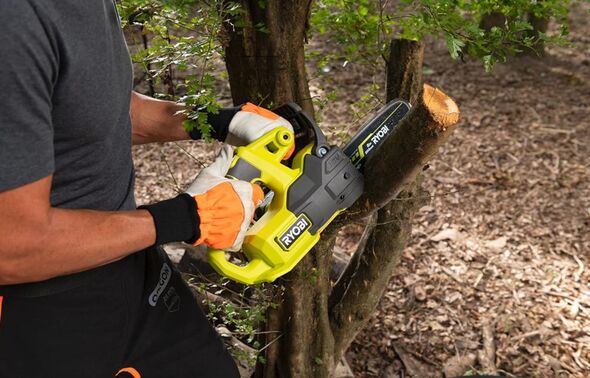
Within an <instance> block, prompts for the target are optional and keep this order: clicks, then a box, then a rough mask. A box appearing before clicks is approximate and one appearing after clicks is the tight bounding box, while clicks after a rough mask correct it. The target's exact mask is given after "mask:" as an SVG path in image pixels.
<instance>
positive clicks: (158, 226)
mask: <svg viewBox="0 0 590 378" xmlns="http://www.w3.org/2000/svg"><path fill="white" fill-rule="evenodd" d="M0 57H1V58H2V61H1V63H0V88H1V89H2V95H1V96H2V97H1V99H2V100H1V101H0V377H25V376H26V377H31V378H33V377H113V376H115V375H117V376H119V377H123V376H132V377H134V378H137V377H144V378H145V377H175V378H176V377H233V376H236V375H237V370H236V367H235V364H234V363H233V360H232V359H231V357H230V356H229V354H228V353H227V351H225V349H224V348H223V345H222V343H221V342H220V339H219V337H218V336H217V334H216V333H215V331H214V329H213V328H212V327H211V326H210V325H209V324H208V322H207V320H206V318H205V316H204V314H203V313H202V311H201V310H200V309H199V307H198V305H197V304H196V302H195V301H194V299H193V298H192V296H191V293H190V291H189V289H188V288H187V286H186V285H185V284H184V282H182V280H181V278H180V276H179V274H178V272H177V271H176V270H174V269H173V267H172V265H171V264H170V261H169V259H168V258H167V256H166V255H165V253H163V251H162V250H161V249H160V248H158V247H155V246H157V245H159V244H162V243H166V242H170V241H186V242H189V243H193V244H199V243H204V244H205V245H209V246H213V247H216V248H224V249H230V250H237V249H239V248H240V245H241V243H242V240H243V236H244V233H245V230H246V228H247V227H248V224H249V222H250V220H251V218H252V214H253V212H254V209H255V207H256V205H257V204H258V202H259V201H260V200H261V198H262V192H261V189H260V188H259V187H257V186H255V185H252V184H250V183H247V182H242V181H237V180H233V181H230V180H227V179H225V178H224V176H225V173H226V172H227V169H228V166H229V163H230V161H231V157H232V156H231V150H228V149H223V150H222V153H221V154H220V156H219V157H218V159H217V160H216V162H215V163H214V164H212V165H211V166H210V167H208V168H206V169H205V170H203V172H202V173H201V174H200V175H199V176H198V177H197V179H196V180H195V182H194V183H193V185H191V186H190V188H189V189H188V190H187V193H184V194H182V195H180V196H178V197H176V198H173V199H170V200H167V201H163V202H160V203H157V204H153V205H149V206H145V207H143V208H141V209H139V210H137V209H136V208H135V206H136V205H135V200H134V197H133V181H134V180H133V164H132V161H131V144H132V143H133V144H140V143H150V142H162V141H172V140H182V139H188V138H189V134H187V133H186V132H185V131H184V129H183V128H182V117H180V116H176V115H175V114H176V112H177V110H178V109H179V106H178V105H177V104H174V103H171V102H166V101H158V100H154V99H151V98H148V97H145V96H141V95H139V94H136V93H133V94H132V92H131V86H132V71H131V63H130V60H129V55H128V52H127V47H126V44H125V41H124V39H123V36H122V32H121V29H120V25H119V20H118V15H117V13H116V9H115V5H114V3H113V1H112V0H51V1H49V0H3V1H2V2H0ZM208 118H209V121H210V122H211V124H212V125H213V127H214V130H213V135H214V136H215V137H216V138H218V139H219V140H221V141H228V142H232V143H234V144H245V143H248V142H250V141H252V140H255V139H256V138H258V137H259V136H260V135H262V134H264V133H265V132H267V131H269V130H271V129H273V128H275V127H278V126H287V127H290V125H289V124H288V122H287V121H285V120H284V119H282V118H280V117H278V116H277V115H275V114H274V113H272V112H270V111H267V110H264V109H261V108H258V107H256V106H254V105H251V104H247V105H245V106H243V107H238V108H230V109H224V110H222V111H221V112H220V113H219V114H217V115H213V114H210V115H208ZM190 137H193V138H198V137H200V135H199V133H198V132H192V133H191V135H190Z"/></svg>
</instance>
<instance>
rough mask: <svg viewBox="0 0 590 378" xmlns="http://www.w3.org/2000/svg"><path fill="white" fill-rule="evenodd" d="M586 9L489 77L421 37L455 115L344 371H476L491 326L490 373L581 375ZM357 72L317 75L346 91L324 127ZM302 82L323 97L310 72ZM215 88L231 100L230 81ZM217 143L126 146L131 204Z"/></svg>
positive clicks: (586, 256)
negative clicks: (559, 33) (425, 200)
mask: <svg viewBox="0 0 590 378" xmlns="http://www.w3.org/2000/svg"><path fill="white" fill-rule="evenodd" d="M587 8H588V5H586V6H578V7H576V8H575V9H574V12H573V14H572V25H571V34H572V35H571V40H572V42H573V44H574V45H573V46H570V47H550V48H548V49H547V55H546V57H544V58H543V59H537V58H531V57H523V58H517V59H514V60H512V61H511V62H510V63H507V64H501V65H498V66H497V67H496V68H495V69H494V71H493V72H492V73H490V74H486V73H485V72H484V70H483V68H482V65H481V64H480V63H478V62H467V63H461V62H458V61H453V60H451V59H450V58H449V57H448V53H447V51H446V48H445V46H444V44H442V43H439V42H433V41H431V42H429V45H428V48H427V53H426V58H425V64H426V66H427V69H426V70H425V73H426V74H427V75H426V76H425V81H426V82H428V83H430V84H432V85H435V86H437V87H440V88H441V89H443V90H444V91H445V92H447V93H448V94H449V95H450V96H451V97H453V98H454V99H455V100H456V101H457V103H458V104H459V106H460V108H461V111H462V120H461V122H460V124H459V126H458V127H457V129H456V130H455V131H454V133H453V134H452V135H451V138H450V139H449V142H448V143H447V144H446V146H444V148H442V149H441V151H440V153H439V154H438V155H436V156H435V158H434V160H433V161H432V163H431V164H430V168H429V169H428V170H427V171H426V172H425V182H424V186H425V187H426V188H427V189H428V190H429V191H430V193H431V195H432V200H431V203H430V205H428V206H426V207H423V208H422V209H421V210H420V212H419V214H418V216H417V218H416V219H415V226H414V229H413V237H412V241H411V243H410V245H409V246H408V248H407V250H406V251H405V253H404V256H403V259H402V261H401V264H400V266H399V267H398V269H397V270H396V272H395V274H394V276H393V277H392V278H391V281H390V284H389V289H388V291H387V292H386V294H385V296H384V297H383V298H382V300H381V302H380V305H379V308H378V311H377V312H376V313H375V315H374V317H373V318H372V320H371V321H370V322H369V324H368V325H367V327H366V329H365V330H364V331H363V332H362V333H361V334H359V336H358V337H357V339H356V341H355V342H354V344H353V345H352V347H351V349H350V351H349V352H348V354H347V359H348V361H349V363H350V364H351V366H352V368H353V370H354V372H355V375H357V376H359V377H398V376H399V377H403V376H416V375H422V376H425V374H428V372H431V371H432V372H434V371H437V372H440V371H441V370H443V369H447V370H446V371H447V372H449V373H450V370H448V369H451V368H452V367H453V366H455V367H456V366H457V365H460V366H461V368H462V369H459V370H463V372H465V371H471V372H472V373H474V372H477V371H481V370H482V367H481V366H480V365H479V364H478V362H477V361H476V359H475V354H476V353H477V351H478V350H479V349H481V345H482V342H483V340H482V325H483V324H485V323H490V324H491V330H492V333H493V338H494V340H495V344H496V349H497V352H496V358H497V359H496V364H497V366H498V368H499V370H500V373H502V374H504V375H507V376H509V377H588V376H590V285H589V282H590V280H589V278H590V266H589V263H590V235H589V230H590V227H589V226H590V172H589V169H590V157H589V151H588V150H589V147H588V145H589V143H590V128H589V126H590V37H589V35H590V20H589V19H590V17H589V16H588V13H587ZM365 73H366V69H365V68H363V67H359V66H356V65H355V64H349V65H347V66H346V67H342V66H341V65H339V66H338V67H334V68H333V69H332V70H331V71H330V72H329V73H326V74H327V75H331V76H332V78H331V80H330V83H331V84H330V85H331V86H334V87H338V88H339V90H340V93H345V95H341V96H338V99H337V101H335V102H334V103H331V104H330V106H329V107H328V108H327V109H326V110H324V112H323V115H322V119H323V124H322V127H323V128H324V129H326V130H332V131H335V130H338V129H340V128H341V126H342V125H346V124H347V122H348V119H350V118H351V117H352V111H351V108H350V104H351V103H352V102H354V101H356V100H358V96H360V95H361V94H363V93H366V92H367V91H368V87H369V86H370V85H371V84H372V79H371V77H370V75H369V76H366V75H365ZM311 85H312V90H313V91H314V93H319V92H321V91H320V89H319V88H318V85H317V83H316V80H312V81H311ZM223 93H224V96H226V97H225V98H224V100H225V101H228V102H229V91H228V88H227V87H226V88H224V91H223ZM216 148H217V147H216V146H215V145H205V144H204V143H201V142H184V143H179V144H167V145H162V146H142V147H138V148H136V149H135V151H134V154H135V161H136V169H137V189H136V195H137V198H138V200H139V202H140V203H144V202H148V201H152V200H157V199H163V198H168V197H170V196H171V195H173V194H174V191H175V187H184V186H185V185H186V184H187V183H188V182H189V181H190V180H191V179H192V177H193V176H194V175H195V174H196V173H197V172H198V170H199V169H200V167H201V164H206V162H207V161H209V159H211V157H212V156H213V150H215V149H216ZM188 154H190V155H193V157H194V158H195V159H193V158H191V157H189V156H188ZM457 362H459V363H458V364H457Z"/></svg>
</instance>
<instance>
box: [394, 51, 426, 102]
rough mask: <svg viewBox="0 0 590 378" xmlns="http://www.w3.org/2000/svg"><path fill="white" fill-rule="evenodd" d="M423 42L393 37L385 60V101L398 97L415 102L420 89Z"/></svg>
mask: <svg viewBox="0 0 590 378" xmlns="http://www.w3.org/2000/svg"><path fill="white" fill-rule="evenodd" d="M423 60H424V43H423V42H416V41H410V40H407V39H393V40H391V44H390V45H389V58H388V60H387V76H386V88H387V101H391V100H393V99H396V98H399V99H403V100H406V101H409V102H410V103H411V104H414V103H416V100H417V99H418V95H419V94H420V91H421V90H422V63H423Z"/></svg>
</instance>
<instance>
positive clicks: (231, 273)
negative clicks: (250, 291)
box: [207, 249, 272, 285]
mask: <svg viewBox="0 0 590 378" xmlns="http://www.w3.org/2000/svg"><path fill="white" fill-rule="evenodd" d="M207 259H208V260H209V264H211V266H213V268H215V270H216V271H218V272H219V273H221V274H222V275H224V276H226V277H231V279H232V280H234V281H238V282H241V283H243V284H246V285H253V284H255V283H258V282H260V281H258V279H257V278H258V277H261V276H264V274H265V273H266V272H268V271H269V270H271V269H272V267H271V266H270V265H268V264H267V263H265V262H264V260H262V259H252V260H251V261H250V262H248V264H246V265H244V266H239V265H236V264H234V263H231V262H229V261H228V260H227V259H226V258H225V251H224V250H221V249H208V251H207Z"/></svg>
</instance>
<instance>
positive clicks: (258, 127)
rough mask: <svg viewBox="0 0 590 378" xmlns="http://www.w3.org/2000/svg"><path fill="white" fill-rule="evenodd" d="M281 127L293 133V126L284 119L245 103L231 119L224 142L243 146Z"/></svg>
mask: <svg viewBox="0 0 590 378" xmlns="http://www.w3.org/2000/svg"><path fill="white" fill-rule="evenodd" d="M281 126H283V127H286V128H287V129H289V130H290V131H291V132H293V126H292V125H291V124H290V123H289V121H287V120H286V119H284V118H282V117H279V116H278V115H277V114H275V113H273V112H271V111H270V110H268V109H265V108H261V107H260V106H256V105H254V104H251V103H249V102H247V103H246V104H245V105H243V106H242V107H241V109H240V111H239V112H237V113H236V115H235V116H234V117H233V118H232V120H231V122H230V124H229V129H228V133H227V137H226V139H225V142H226V143H229V144H231V145H234V146H244V145H246V144H249V143H252V142H253V141H255V140H256V139H258V138H260V137H261V136H263V135H264V134H266V133H268V132H269V131H271V130H273V129H275V128H277V127H281Z"/></svg>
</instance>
